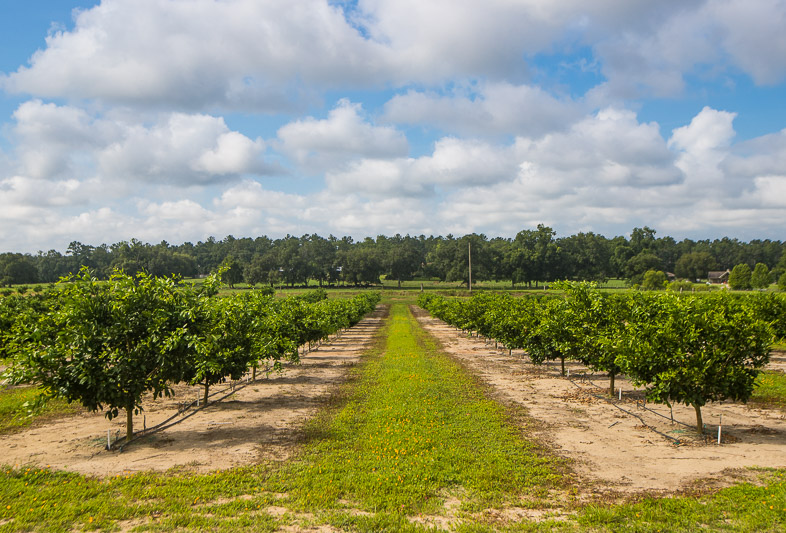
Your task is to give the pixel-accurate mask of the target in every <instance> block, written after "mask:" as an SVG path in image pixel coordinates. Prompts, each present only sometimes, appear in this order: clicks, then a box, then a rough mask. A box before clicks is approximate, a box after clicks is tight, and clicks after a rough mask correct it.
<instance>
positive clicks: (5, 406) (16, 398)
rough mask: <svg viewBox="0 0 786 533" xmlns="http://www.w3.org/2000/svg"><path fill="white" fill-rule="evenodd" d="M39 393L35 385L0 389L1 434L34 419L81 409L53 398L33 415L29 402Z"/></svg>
mask: <svg viewBox="0 0 786 533" xmlns="http://www.w3.org/2000/svg"><path fill="white" fill-rule="evenodd" d="M37 395H38V389H36V388H35V387H19V388H11V389H0V435H1V434H3V433H8V432H9V431H14V430H17V429H20V428H23V427H25V426H29V425H30V424H31V423H33V422H34V421H44V420H50V419H52V418H57V417H60V416H64V415H69V414H73V413H76V412H78V411H79V407H77V406H74V405H69V404H68V403H67V402H66V401H64V400H51V401H49V402H48V403H47V405H46V407H44V408H43V409H42V410H41V411H39V412H37V413H36V414H34V415H33V416H30V415H29V413H28V408H27V405H26V404H27V403H28V402H29V403H32V402H33V400H34V399H35V397H36V396H37Z"/></svg>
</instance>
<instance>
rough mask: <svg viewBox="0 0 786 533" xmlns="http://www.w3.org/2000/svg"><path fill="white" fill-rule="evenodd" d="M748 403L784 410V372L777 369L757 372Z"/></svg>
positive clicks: (785, 386) (785, 393) (785, 389)
mask: <svg viewBox="0 0 786 533" xmlns="http://www.w3.org/2000/svg"><path fill="white" fill-rule="evenodd" d="M748 403H749V404H750V405H752V406H755V407H765V408H775V409H782V410H786V374H784V373H783V372H777V371H764V372H762V373H761V374H759V377H758V378H756V388H755V389H754V390H753V396H751V399H750V400H749V402H748Z"/></svg>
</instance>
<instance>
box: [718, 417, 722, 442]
mask: <svg viewBox="0 0 786 533" xmlns="http://www.w3.org/2000/svg"><path fill="white" fill-rule="evenodd" d="M722 427H723V415H720V421H719V422H718V444H720V443H721V428H722Z"/></svg>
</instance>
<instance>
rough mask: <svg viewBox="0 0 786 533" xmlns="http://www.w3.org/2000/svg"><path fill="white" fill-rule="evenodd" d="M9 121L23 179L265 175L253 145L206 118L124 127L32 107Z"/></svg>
mask: <svg viewBox="0 0 786 533" xmlns="http://www.w3.org/2000/svg"><path fill="white" fill-rule="evenodd" d="M13 118H14V119H15V120H16V124H15V125H14V127H13V130H12V135H13V136H14V138H15V140H16V147H15V148H16V154H17V159H18V161H17V167H18V168H17V170H18V173H19V174H20V175H24V176H27V177H30V178H35V179H51V180H57V179H63V178H66V179H76V180H80V181H81V180H85V179H94V178H101V179H103V180H110V181H115V180H117V179H120V180H131V181H142V182H152V183H161V182H166V183H173V184H180V185H191V184H205V183H212V182H216V181H224V180H227V179H229V180H233V179H236V178H237V177H238V176H240V175H242V174H247V173H250V174H263V173H266V172H268V171H269V166H268V165H266V164H265V163H264V161H263V153H264V151H265V144H264V142H263V141H262V140H261V139H256V140H252V139H250V138H248V137H246V136H244V135H242V134H240V133H239V132H236V131H232V130H230V129H229V128H228V127H227V125H226V123H225V122H224V120H223V119H222V118H218V117H213V116H210V115H188V114H183V113H168V114H163V115H161V116H159V117H158V119H157V120H156V121H155V122H154V123H152V124H144V123H127V122H123V121H117V120H112V119H108V118H104V117H100V116H94V115H91V114H89V113H88V112H87V111H85V110H83V109H80V108H77V107H73V106H58V105H55V104H51V103H46V104H45V103H43V102H41V101H40V100H33V101H29V102H25V103H23V104H22V105H20V106H19V108H18V109H17V110H16V112H15V113H14V115H13Z"/></svg>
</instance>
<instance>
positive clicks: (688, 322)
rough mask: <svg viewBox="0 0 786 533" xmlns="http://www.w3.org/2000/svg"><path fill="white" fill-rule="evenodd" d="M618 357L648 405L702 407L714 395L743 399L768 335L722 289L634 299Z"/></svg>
mask: <svg viewBox="0 0 786 533" xmlns="http://www.w3.org/2000/svg"><path fill="white" fill-rule="evenodd" d="M623 335H624V338H623V342H624V344H625V350H624V354H625V355H624V356H623V357H619V358H618V359H617V360H618V362H619V363H620V365H621V367H622V369H623V370H624V371H625V373H626V374H628V375H629V376H630V377H631V378H632V379H633V380H634V382H635V383H636V384H638V385H646V386H647V393H646V394H647V398H648V399H649V400H651V401H653V402H655V403H663V404H667V405H671V402H677V403H682V404H685V405H690V406H693V408H694V409H695V411H696V428H697V430H698V431H699V432H702V431H703V422H702V414H701V408H702V407H703V406H704V405H706V404H707V403H708V402H712V401H720V400H726V399H730V400H735V401H742V402H745V401H747V400H748V399H749V398H750V396H751V394H752V393H753V387H754V382H755V380H756V377H757V376H758V374H759V371H760V369H761V368H762V367H763V366H764V365H765V364H766V363H767V362H768V360H769V347H770V345H771V343H772V340H773V335H772V329H771V327H770V325H769V324H767V323H766V322H764V321H763V320H761V319H759V318H757V317H756V316H755V313H754V312H753V310H752V308H751V307H750V306H748V305H745V304H744V302H743V301H742V300H740V299H738V298H734V297H733V296H731V295H728V294H719V295H712V296H703V297H696V296H689V297H678V296H676V295H675V296H671V295H668V296H666V295H663V296H659V297H655V298H647V299H640V300H639V301H637V302H636V303H635V305H633V307H632V309H631V319H630V321H628V323H627V324H626V327H625V332H624V333H623Z"/></svg>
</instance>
